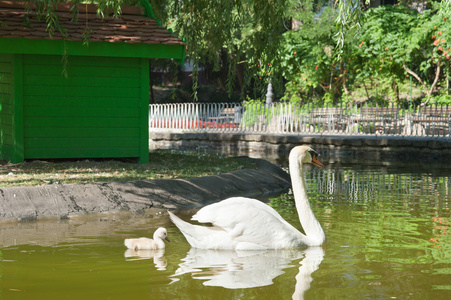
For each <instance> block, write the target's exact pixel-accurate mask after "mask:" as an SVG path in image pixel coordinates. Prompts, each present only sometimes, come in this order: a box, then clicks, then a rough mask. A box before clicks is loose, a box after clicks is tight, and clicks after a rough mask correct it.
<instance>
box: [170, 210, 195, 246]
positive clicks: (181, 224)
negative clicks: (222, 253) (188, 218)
mask: <svg viewBox="0 0 451 300" xmlns="http://www.w3.org/2000/svg"><path fill="white" fill-rule="evenodd" d="M168 213H169V217H170V218H171V221H172V223H174V224H175V226H177V228H178V229H179V230H180V231H181V232H182V234H183V235H184V236H185V238H186V240H187V241H188V243H189V244H190V245H191V247H194V248H197V245H198V241H197V240H196V239H195V238H194V236H195V234H194V233H195V232H196V228H195V227H200V226H196V225H192V224H190V223H188V222H185V221H183V220H182V219H180V218H179V217H177V216H176V215H174V214H173V213H171V212H170V211H168Z"/></svg>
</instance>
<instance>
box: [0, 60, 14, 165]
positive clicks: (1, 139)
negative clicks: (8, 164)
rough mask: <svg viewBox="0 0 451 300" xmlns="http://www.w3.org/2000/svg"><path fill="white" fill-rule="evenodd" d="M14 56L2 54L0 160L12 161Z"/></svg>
mask: <svg viewBox="0 0 451 300" xmlns="http://www.w3.org/2000/svg"><path fill="white" fill-rule="evenodd" d="M13 68H14V55H12V54H0V159H6V160H11V159H12V156H13V152H14V140H13V126H12V125H13V111H14V110H13V99H14V92H13V91H14V88H13V87H14V86H13V83H14V72H13V70H14V69H13Z"/></svg>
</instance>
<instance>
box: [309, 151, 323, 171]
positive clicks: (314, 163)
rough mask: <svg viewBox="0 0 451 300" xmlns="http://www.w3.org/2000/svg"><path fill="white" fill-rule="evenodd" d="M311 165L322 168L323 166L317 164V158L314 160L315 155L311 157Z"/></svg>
mask: <svg viewBox="0 0 451 300" xmlns="http://www.w3.org/2000/svg"><path fill="white" fill-rule="evenodd" d="M312 164H313V165H315V166H317V167H320V168H324V165H323V164H322V163H320V162H319V160H318V158H316V155H315V154H314V155H313V157H312Z"/></svg>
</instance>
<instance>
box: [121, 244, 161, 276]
mask: <svg viewBox="0 0 451 300" xmlns="http://www.w3.org/2000/svg"><path fill="white" fill-rule="evenodd" d="M124 256H125V259H126V260H127V261H133V260H142V259H153V262H154V264H155V267H156V269H157V270H158V271H163V270H166V266H167V265H168V261H167V259H166V257H165V256H164V249H157V250H134V249H128V250H127V251H125V253H124Z"/></svg>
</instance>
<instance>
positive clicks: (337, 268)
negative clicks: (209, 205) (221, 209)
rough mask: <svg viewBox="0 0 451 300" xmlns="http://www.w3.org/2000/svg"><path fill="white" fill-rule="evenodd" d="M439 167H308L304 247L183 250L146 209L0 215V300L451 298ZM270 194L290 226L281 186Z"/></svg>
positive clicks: (445, 198)
mask: <svg viewBox="0 0 451 300" xmlns="http://www.w3.org/2000/svg"><path fill="white" fill-rule="evenodd" d="M448 171H449V169H448V168H447V166H446V163H445V162H442V163H438V164H430V165H429V164H425V165H419V164H411V165H408V166H401V165H391V164H386V165H384V164H381V165H374V166H371V165H361V164H359V165H355V164H354V165H350V164H343V163H340V164H338V163H330V164H328V166H327V167H326V168H325V169H323V170H320V169H318V168H315V169H313V168H308V169H307V170H306V179H307V184H308V188H309V197H310V200H311V204H312V206H313V209H314V211H315V214H316V216H317V218H318V219H319V221H320V222H321V224H322V225H323V227H324V230H325V232H326V235H327V243H326V244H325V245H324V246H323V247H313V248H307V249H297V250H283V251H244V252H233V251H201V250H195V249H190V246H189V244H188V243H187V242H186V240H185V239H184V237H183V236H182V235H181V233H180V232H179V231H178V229H177V228H175V227H174V226H173V225H172V224H171V223H170V221H169V218H168V216H167V214H166V213H165V212H164V211H163V212H161V213H160V212H158V211H156V210H150V211H148V212H146V213H145V214H140V215H132V214H130V213H119V214H109V215H102V216H99V215H96V216H86V217H79V218H74V219H71V220H59V221H55V220H48V221H38V222H30V223H2V224H0V299H291V298H293V299H451V236H450V231H451V226H450V224H451V211H450V210H451V191H450V189H451V172H448ZM269 203H270V204H271V205H272V206H273V207H274V208H275V209H276V210H277V211H279V212H280V213H281V214H282V216H283V217H284V218H285V219H286V220H288V221H289V222H290V223H291V224H293V225H294V226H295V227H298V228H300V225H299V220H298V218H297V214H296V211H295V210H294V206H293V204H292V199H291V196H290V195H289V194H287V195H282V196H280V197H279V198H277V199H272V200H270V202H269ZM195 211H196V209H189V210H188V209H187V210H179V211H177V212H176V213H178V214H179V215H181V216H182V217H184V218H188V217H189V216H190V215H192V214H193V213H194V212H195ZM159 226H164V227H166V228H167V229H168V234H169V238H170V239H171V242H170V243H166V244H167V247H166V250H165V251H159V252H155V251H154V252H152V251H140V252H129V251H126V249H125V247H124V246H123V240H124V238H126V237H140V236H148V237H151V236H152V234H153V231H154V230H155V229H156V228H157V227H159Z"/></svg>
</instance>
